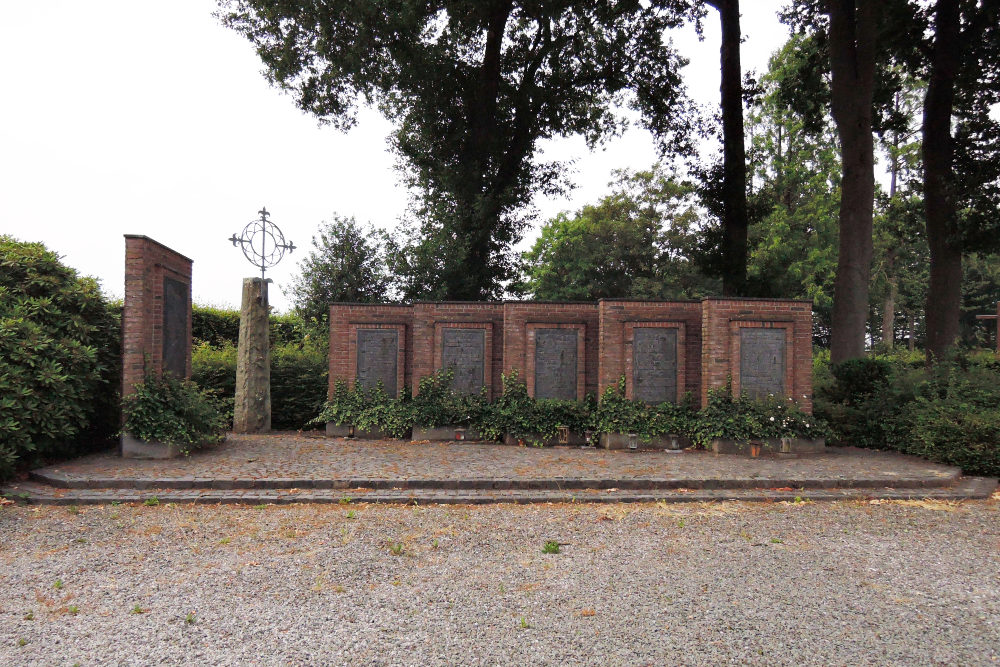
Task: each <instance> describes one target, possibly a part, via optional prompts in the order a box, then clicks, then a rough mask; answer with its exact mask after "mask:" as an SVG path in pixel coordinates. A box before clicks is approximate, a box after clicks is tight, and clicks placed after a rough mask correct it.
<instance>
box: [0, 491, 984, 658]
mask: <svg viewBox="0 0 1000 667" xmlns="http://www.w3.org/2000/svg"><path fill="white" fill-rule="evenodd" d="M547 540H553V541H557V542H560V543H561V548H560V553H558V554H544V553H542V548H543V545H544V544H545V542H546V541H547ZM395 551H398V552H399V553H398V554H397V553H394V552H395ZM136 612H140V613H136ZM189 615H190V616H189ZM188 621H191V622H188ZM998 661H1000V496H994V499H993V500H990V501H980V502H964V503H944V502H940V501H937V502H934V501H921V502H917V501H901V502H882V501H872V502H864V503H861V502H858V503H815V504H814V503H798V504H783V503H771V504H744V503H718V504H701V505H684V506H676V505H669V506H668V505H662V506H661V505H655V504H648V505H628V506H594V505H531V506H510V505H496V506H484V507H465V506H430V507H380V506H370V505H356V506H355V505H347V506H345V505H333V506H319V505H294V506H280V507H278V506H267V507H245V506H169V505H161V506H158V507H143V506H95V507H84V508H79V509H77V508H73V507H69V508H66V507H23V506H6V507H0V665H35V664H40V665H71V664H74V663H79V664H81V665H95V664H129V665H135V664H170V665H181V664H213V665H214V664H225V665H229V664H233V665H247V664H260V665H271V664H292V665H313V664H358V665H438V664H462V665H465V664H470V665H498V664H511V663H516V664H559V665H566V664H595V665H598V664H599V665H648V664H656V665H664V664H711V665H715V664H737V663H738V664H769V665H773V664H779V665H784V664H787V665H803V664H822V665H827V664H844V665H848V664H850V665H867V664H905V665H923V664H960V665H979V664H995V663H997V662H998Z"/></svg>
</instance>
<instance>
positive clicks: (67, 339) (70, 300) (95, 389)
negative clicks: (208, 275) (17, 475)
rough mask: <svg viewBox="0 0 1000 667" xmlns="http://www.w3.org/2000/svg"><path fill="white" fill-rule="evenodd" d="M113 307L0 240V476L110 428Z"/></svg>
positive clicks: (31, 248)
mask: <svg viewBox="0 0 1000 667" xmlns="http://www.w3.org/2000/svg"><path fill="white" fill-rule="evenodd" d="M120 331H121V327H120V307H119V306H118V305H117V304H113V303H109V302H108V301H106V300H105V299H104V298H103V296H102V295H101V292H100V289H99V288H98V285H97V283H96V281H94V280H93V279H90V278H81V277H79V276H78V275H77V273H76V272H75V271H74V270H73V269H71V268H69V267H67V266H65V265H63V264H62V263H61V262H60V261H59V257H58V256H57V255H56V254H55V253H53V252H51V251H50V250H48V249H46V248H45V246H44V245H42V244H41V243H25V242H21V241H17V240H15V239H13V238H11V237H9V236H0V478H4V477H7V476H9V475H11V474H12V472H13V470H14V467H15V465H18V464H25V463H33V462H34V461H35V460H36V459H39V458H43V457H62V456H69V455H72V454H76V453H79V452H81V451H85V450H87V449H91V448H93V447H94V446H95V445H104V444H105V442H102V441H101V440H102V439H104V438H107V437H108V436H110V435H111V433H113V431H114V430H117V423H116V422H117V409H116V405H117V399H116V396H117V391H118V386H119V379H118V378H119V375H120V362H119V361H118V358H119V339H120V335H121V334H120Z"/></svg>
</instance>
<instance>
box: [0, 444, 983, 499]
mask: <svg viewBox="0 0 1000 667" xmlns="http://www.w3.org/2000/svg"><path fill="white" fill-rule="evenodd" d="M994 488H995V482H994V481H993V480H984V479H980V478H963V477H961V472H960V471H959V470H958V469H957V468H953V467H949V466H942V465H937V464H933V463H928V462H927V461H924V460H922V459H918V458H915V457H911V456H904V455H900V454H895V453H891V452H878V451H871V450H861V449H854V448H829V449H828V450H827V452H826V453H825V454H821V455H813V456H808V457H802V458H795V459H776V458H759V459H751V458H748V457H745V456H736V455H715V454H712V453H709V452H704V451H685V452H683V453H681V454H673V453H667V452H663V451H653V452H628V451H607V450H602V449H584V448H577V447H553V448H534V447H508V446H504V445H499V444H491V443H472V442H462V443H458V442H416V443H410V442H401V441H373V440H347V439H342V438H325V437H322V436H319V435H312V434H300V433H275V434H268V435H250V436H247V435H240V436H235V435H230V437H229V438H228V439H227V440H226V442H224V443H220V444H219V445H216V446H213V447H209V448H206V449H203V450H200V451H197V452H195V453H193V454H192V455H191V456H189V457H185V458H179V459H171V460H158V461H154V460H136V459H122V458H120V457H118V456H117V455H116V454H115V453H114V452H108V453H104V454H95V455H91V456H86V457H83V458H80V459H76V460H74V461H70V462H67V463H62V464H58V465H55V466H50V467H47V468H41V469H39V470H36V471H34V472H33V473H32V475H31V480H30V481H27V482H22V483H20V484H15V485H12V486H10V487H8V488H7V489H5V491H6V492H7V493H8V494H11V495H14V496H21V497H24V498H29V497H30V499H32V500H33V501H35V502H42V503H58V504H86V503H107V502H112V501H120V502H138V501H142V500H148V499H151V498H152V497H153V496H155V497H156V498H157V500H158V501H161V502H219V503H265V502H274V503H287V502H345V501H348V500H364V501H369V502H419V503H432V502H434V503H436V502H443V503H482V502H559V501H588V502H637V501H650V500H673V501H695V500H725V499H740V500H765V499H789V500H791V499H795V498H802V497H808V498H810V499H813V500H821V499H822V500H836V499H845V498H872V497H880V498H911V497H937V498H980V497H988V496H989V495H990V493H992V491H993V489H994ZM806 490H808V493H805V491H806Z"/></svg>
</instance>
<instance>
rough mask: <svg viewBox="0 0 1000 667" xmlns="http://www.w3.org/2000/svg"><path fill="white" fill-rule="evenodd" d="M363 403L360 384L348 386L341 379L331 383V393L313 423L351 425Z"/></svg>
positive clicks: (363, 396) (363, 395) (362, 407)
mask: <svg viewBox="0 0 1000 667" xmlns="http://www.w3.org/2000/svg"><path fill="white" fill-rule="evenodd" d="M364 405H365V392H364V389H363V388H362V387H361V385H360V384H358V383H355V384H354V386H353V387H348V386H347V383H346V382H344V381H343V380H337V381H336V382H334V384H333V395H332V396H330V399H329V400H328V401H327V402H326V403H324V404H323V408H322V409H321V410H320V413H319V416H317V417H316V418H315V419H313V420H312V422H310V423H311V424H313V425H316V424H325V423H327V422H330V423H331V424H336V425H337V426H353V425H354V423H355V422H356V421H357V419H358V416H359V415H360V414H361V411H362V409H364Z"/></svg>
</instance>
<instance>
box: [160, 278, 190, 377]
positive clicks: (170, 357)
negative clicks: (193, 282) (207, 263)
mask: <svg viewBox="0 0 1000 667" xmlns="http://www.w3.org/2000/svg"><path fill="white" fill-rule="evenodd" d="M187 335H188V286H187V285H186V284H185V283H182V282H180V281H179V280H174V279H173V278H164V279H163V370H164V371H166V372H168V373H170V374H171V375H173V376H174V377H178V378H182V377H184V376H185V374H186V373H187V354H188V339H187Z"/></svg>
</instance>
